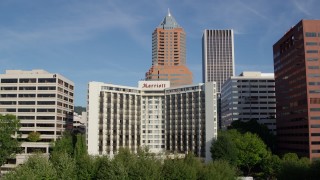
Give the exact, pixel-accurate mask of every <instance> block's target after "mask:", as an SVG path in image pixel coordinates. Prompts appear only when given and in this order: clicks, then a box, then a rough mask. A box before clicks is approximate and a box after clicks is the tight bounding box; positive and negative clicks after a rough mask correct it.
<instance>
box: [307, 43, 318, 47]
mask: <svg viewBox="0 0 320 180" xmlns="http://www.w3.org/2000/svg"><path fill="white" fill-rule="evenodd" d="M306 45H307V46H317V45H318V43H317V42H306Z"/></svg>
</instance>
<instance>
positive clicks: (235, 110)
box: [221, 72, 276, 134]
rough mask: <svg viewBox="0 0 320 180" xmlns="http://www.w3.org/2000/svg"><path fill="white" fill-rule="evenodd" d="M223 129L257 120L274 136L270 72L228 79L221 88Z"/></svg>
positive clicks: (274, 112)
mask: <svg viewBox="0 0 320 180" xmlns="http://www.w3.org/2000/svg"><path fill="white" fill-rule="evenodd" d="M221 114H222V125H223V128H226V127H227V126H229V125H230V124H231V123H232V122H233V121H236V120H240V121H249V120H252V119H253V120H256V121H257V122H258V123H261V124H264V125H266V126H267V127H268V129H269V130H270V132H272V133H274V134H275V133H276V117H275V115H276V98H275V85H274V74H273V73H261V72H243V73H241V74H240V75H239V76H233V77H231V78H229V79H228V80H227V81H226V82H225V83H224V84H223V85H222V89H221Z"/></svg>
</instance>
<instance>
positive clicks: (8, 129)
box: [0, 114, 20, 166]
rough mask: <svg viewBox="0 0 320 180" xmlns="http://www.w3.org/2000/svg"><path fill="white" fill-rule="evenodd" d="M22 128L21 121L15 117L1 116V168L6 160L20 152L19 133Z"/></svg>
mask: <svg viewBox="0 0 320 180" xmlns="http://www.w3.org/2000/svg"><path fill="white" fill-rule="evenodd" d="M19 128H20V121H19V120H18V119H17V118H16V116H14V115H10V114H7V115H1V114H0V166H1V165H3V164H4V163H5V162H6V160H7V159H8V158H9V157H11V156H12V155H14V154H15V153H17V152H19V149H20V148H19V147H20V143H19V142H18V140H17V138H14V137H13V136H17V133H16V132H17V131H18V130H19Z"/></svg>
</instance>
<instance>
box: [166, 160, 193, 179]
mask: <svg viewBox="0 0 320 180" xmlns="http://www.w3.org/2000/svg"><path fill="white" fill-rule="evenodd" d="M161 173H162V178H163V179H188V180H191V179H197V170H196V169H195V168H194V167H192V166H189V165H188V164H187V163H185V162H184V160H183V159H166V160H165V161H164V164H163V165H162V171H161Z"/></svg>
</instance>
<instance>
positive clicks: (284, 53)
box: [273, 20, 320, 160]
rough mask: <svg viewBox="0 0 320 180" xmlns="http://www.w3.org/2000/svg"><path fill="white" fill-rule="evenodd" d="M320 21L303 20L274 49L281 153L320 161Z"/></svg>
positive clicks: (278, 136)
mask: <svg viewBox="0 0 320 180" xmlns="http://www.w3.org/2000/svg"><path fill="white" fill-rule="evenodd" d="M319 44H320V20H301V21H300V22H299V23H298V24H296V25H295V26H294V27H292V28H291V29H290V30H289V31H288V32H286V33H285V35H284V36H283V37H281V38H280V40H279V41H278V42H276V43H275V44H274V45H273V60H274V72H275V90H276V99H277V107H276V122H277V141H278V150H279V152H280V153H287V152H295V153H297V154H298V155H300V156H307V157H309V158H310V159H311V160H315V159H319V158H320V70H319V69H320V63H319V59H320V54H319V50H320V48H319V47H320V46H319Z"/></svg>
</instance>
